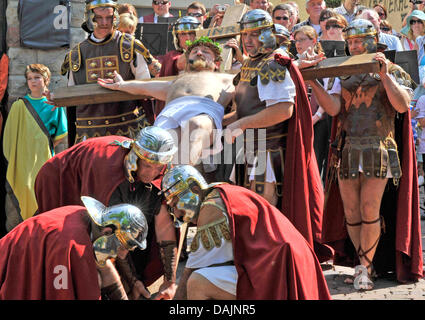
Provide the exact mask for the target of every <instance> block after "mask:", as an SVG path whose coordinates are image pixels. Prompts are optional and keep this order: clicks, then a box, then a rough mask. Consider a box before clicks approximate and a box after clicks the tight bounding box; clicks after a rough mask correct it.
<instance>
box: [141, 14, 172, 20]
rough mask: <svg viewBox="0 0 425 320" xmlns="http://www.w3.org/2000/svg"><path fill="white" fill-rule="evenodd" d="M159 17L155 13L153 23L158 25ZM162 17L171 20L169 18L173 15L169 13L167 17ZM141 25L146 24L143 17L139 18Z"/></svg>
mask: <svg viewBox="0 0 425 320" xmlns="http://www.w3.org/2000/svg"><path fill="white" fill-rule="evenodd" d="M158 17H159V16H158V15H157V14H156V13H155V14H154V16H153V23H158ZM161 17H162V18H169V17H171V14H170V13H169V12H168V13H167V14H165V15H163V16H161ZM139 23H144V19H143V17H140V18H139Z"/></svg>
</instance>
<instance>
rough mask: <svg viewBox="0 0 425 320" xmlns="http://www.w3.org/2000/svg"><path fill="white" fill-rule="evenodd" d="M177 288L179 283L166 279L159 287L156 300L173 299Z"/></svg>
mask: <svg viewBox="0 0 425 320" xmlns="http://www.w3.org/2000/svg"><path fill="white" fill-rule="evenodd" d="M176 290H177V285H176V283H175V282H169V281H164V282H163V283H162V284H161V286H160V287H159V290H158V294H157V296H156V297H155V298H154V300H172V299H173V298H174V295H175V294H176Z"/></svg>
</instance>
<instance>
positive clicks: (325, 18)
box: [319, 16, 331, 22]
mask: <svg viewBox="0 0 425 320" xmlns="http://www.w3.org/2000/svg"><path fill="white" fill-rule="evenodd" d="M330 18H331V17H330V16H329V17H321V18H320V19H319V22H323V21H326V20H328V19H330Z"/></svg>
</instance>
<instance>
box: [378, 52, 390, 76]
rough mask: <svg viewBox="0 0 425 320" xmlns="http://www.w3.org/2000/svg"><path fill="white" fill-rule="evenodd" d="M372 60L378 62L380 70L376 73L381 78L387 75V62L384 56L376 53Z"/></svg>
mask: <svg viewBox="0 0 425 320" xmlns="http://www.w3.org/2000/svg"><path fill="white" fill-rule="evenodd" d="M374 59H375V60H376V61H378V62H379V65H380V70H379V72H378V73H379V75H380V76H381V78H382V77H383V76H385V75H386V74H387V73H388V65H389V60H387V58H385V55H384V54H383V53H382V52H378V53H376V55H375V58H374Z"/></svg>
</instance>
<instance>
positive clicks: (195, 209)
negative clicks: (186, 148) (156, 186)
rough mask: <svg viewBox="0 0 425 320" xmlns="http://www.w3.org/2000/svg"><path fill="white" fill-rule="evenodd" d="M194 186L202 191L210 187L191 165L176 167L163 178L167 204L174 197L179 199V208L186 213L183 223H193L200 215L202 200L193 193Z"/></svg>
mask: <svg viewBox="0 0 425 320" xmlns="http://www.w3.org/2000/svg"><path fill="white" fill-rule="evenodd" d="M194 185H196V186H198V187H199V188H201V190H206V189H208V187H209V186H208V184H207V182H206V181H205V179H204V177H203V176H202V175H201V174H200V173H199V171H198V170H196V169H195V168H194V167H192V166H190V165H180V166H175V167H173V168H171V169H170V170H169V171H168V172H167V173H166V174H165V175H164V177H163V178H162V184H161V193H162V194H164V196H165V199H166V201H167V203H169V202H170V201H171V200H172V199H173V198H174V197H178V198H179V201H178V202H177V208H178V209H180V210H183V211H184V212H185V215H184V217H183V222H191V221H193V220H194V219H195V218H196V217H197V216H198V213H199V209H200V206H201V199H200V197H199V195H198V194H196V193H194V192H192V190H191V187H193V186H194Z"/></svg>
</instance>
